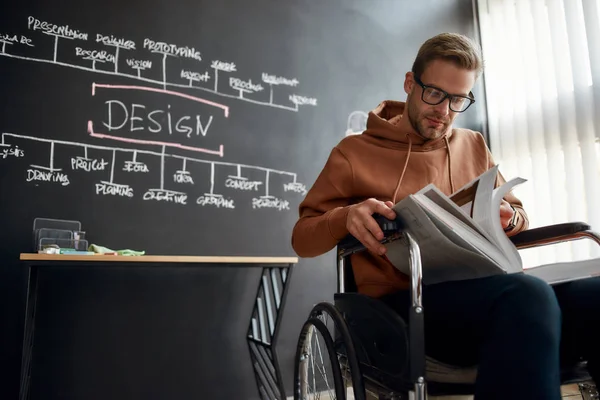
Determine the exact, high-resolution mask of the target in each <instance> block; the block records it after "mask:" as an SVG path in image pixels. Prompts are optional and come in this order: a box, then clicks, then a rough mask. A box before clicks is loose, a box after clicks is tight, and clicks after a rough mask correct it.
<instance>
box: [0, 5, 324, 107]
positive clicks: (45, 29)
mask: <svg viewBox="0 0 600 400" xmlns="http://www.w3.org/2000/svg"><path fill="white" fill-rule="evenodd" d="M27 29H28V30H29V31H31V35H30V36H31V37H29V36H25V35H20V34H19V35H17V34H14V33H11V32H0V44H1V46H0V56H4V57H9V58H14V59H20V60H27V61H32V62H39V63H48V64H53V65H57V66H61V67H68V68H75V69H79V70H84V71H90V72H93V73H96V74H104V75H113V76H121V77H126V78H130V79H134V80H138V81H142V82H145V83H150V84H155V85H159V86H162V88H163V89H165V90H166V89H167V87H171V88H187V89H192V90H199V91H205V92H208V93H212V94H214V95H217V96H221V97H227V98H232V99H237V100H240V101H245V102H249V103H253V104H257V105H260V106H266V107H273V108H278V109H281V110H287V111H293V112H298V111H299V109H300V107H302V106H317V99H316V98H314V97H310V96H306V95H304V94H301V93H291V94H289V93H285V94H284V98H285V99H287V102H288V103H287V104H278V103H276V102H274V100H273V98H274V95H273V87H274V86H278V87H284V86H287V87H288V88H289V90H295V89H297V88H298V86H299V84H300V82H299V81H298V79H296V78H288V77H284V76H279V75H276V74H271V73H263V74H262V76H261V77H259V78H258V79H256V77H255V78H254V79H252V78H251V77H250V78H242V77H240V76H231V75H230V74H232V73H238V68H237V65H236V63H235V62H232V61H222V60H209V59H208V58H207V57H206V56H204V55H203V54H202V53H201V51H200V50H198V49H197V48H196V47H194V46H190V45H189V44H178V43H169V42H166V41H161V40H156V39H150V38H144V39H143V41H142V43H141V46H140V45H139V44H138V43H136V42H135V41H134V40H131V39H128V38H125V37H116V36H114V35H112V34H109V33H107V32H102V33H95V35H94V34H90V33H88V32H83V31H81V30H79V29H77V28H75V27H72V26H69V25H68V24H66V25H59V24H54V23H52V22H49V21H44V20H41V19H38V18H36V17H35V16H29V17H28V18H27ZM40 33H41V34H45V35H48V36H52V37H54V51H53V53H52V54H53V55H52V59H45V58H38V57H29V56H23V55H20V54H18V53H19V52H17V51H14V52H13V51H11V50H10V48H14V46H21V45H22V46H27V47H35V46H36V41H38V39H39V37H38V35H40ZM63 40H72V41H75V43H76V45H75V50H74V51H75V55H76V56H77V58H78V59H79V60H81V63H68V62H62V61H60V57H59V56H60V55H61V54H62V52H61V51H60V42H61V41H63ZM39 42H42V43H43V41H41V40H39ZM98 46H106V49H98V48H97V47H98ZM36 48H37V47H36ZM40 51H43V50H40ZM157 56H158V58H159V60H155V58H156V57H157ZM169 58H171V59H175V58H180V59H189V60H192V61H193V62H197V63H198V68H197V69H191V70H190V69H184V70H179V71H180V72H179V74H178V75H177V77H178V78H179V81H172V79H173V76H171V74H169V73H168V68H169V65H170V62H169V61H168V59H169ZM121 59H123V60H124V62H123V60H121ZM154 61H157V62H154ZM205 63H206V64H205ZM173 64H176V65H179V63H173ZM202 64H205V66H204V67H203V66H202ZM154 68H160V72H161V74H160V75H162V79H156V77H154V78H149V77H147V76H144V71H147V70H151V69H154ZM123 70H124V71H123ZM211 70H212V71H211ZM209 71H211V72H209ZM220 73H221V74H223V73H225V74H228V75H230V76H228V78H229V79H227V83H228V85H227V86H228V87H229V88H230V91H231V89H233V91H234V92H235V93H237V94H233V93H227V92H225V91H222V90H220V88H219V74H220ZM167 77H169V79H171V80H169V79H167ZM259 80H262V82H257V81H259ZM211 81H212V84H210V83H209V82H211ZM207 83H208V84H207ZM263 84H267V85H269V100H268V101H267V100H264V98H265V97H266V95H263V94H262V92H263V91H264V89H265V87H263Z"/></svg>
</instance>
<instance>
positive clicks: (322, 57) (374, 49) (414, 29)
mask: <svg viewBox="0 0 600 400" xmlns="http://www.w3.org/2000/svg"><path fill="white" fill-rule="evenodd" d="M367 3H369V4H367ZM472 27H473V14H472V4H471V0H454V1H448V0H426V1H421V2H412V1H398V0H379V1H377V2H374V3H371V2H365V1H364V0H328V1H312V0H295V1H286V2H282V1H275V0H255V1H252V2H250V1H242V0H220V1H218V2H208V1H204V0H199V1H192V0H180V1H177V2H172V1H166V0H148V1H140V0H131V1H127V2H119V1H116V0H87V1H80V2H75V1H70V2H42V1H37V2H31V1H29V2H16V1H13V2H3V3H2V5H0V90H1V91H2V107H0V135H2V136H1V139H0V221H2V229H0V272H1V274H0V292H2V293H3V294H4V301H2V304H1V305H0V307H2V308H3V309H4V310H3V311H4V312H3V313H2V314H3V315H5V316H8V317H6V318H4V321H6V323H7V326H10V327H11V328H10V329H7V330H3V332H0V336H1V335H6V337H7V338H8V339H7V340H2V342H3V343H4V342H6V343H10V344H9V345H7V346H5V348H4V349H2V353H0V356H2V354H6V357H0V358H5V359H9V360H10V362H11V366H10V368H11V374H10V382H12V383H11V384H10V385H9V384H8V383H7V384H6V387H8V386H10V387H11V389H13V386H16V384H15V383H14V382H17V379H16V377H18V354H17V353H18V351H17V350H16V349H18V348H19V341H18V340H19V334H20V331H19V328H18V327H19V326H22V325H20V319H19V318H20V317H19V316H20V314H19V313H20V311H19V310H20V303H19V300H20V299H21V296H22V286H21V283H22V281H21V280H20V278H21V276H20V270H19V268H18V262H17V260H18V255H19V253H21V252H28V251H31V250H32V247H33V243H32V240H31V238H32V232H31V230H32V223H33V219H34V218H35V217H49V218H64V219H74V220H79V221H81V222H82V228H83V230H84V231H86V235H87V238H88V239H89V240H90V242H91V243H96V244H100V245H104V246H107V247H110V248H115V249H121V248H130V249H134V250H144V251H146V252H147V253H148V254H165V255H172V254H182V255H247V256H290V255H294V253H293V250H292V248H291V245H290V235H291V230H292V227H293V225H294V223H295V221H296V219H297V207H298V205H299V203H300V202H301V201H302V199H303V196H304V192H305V190H308V189H309V188H310V185H311V184H312V182H314V180H315V179H316V177H317V175H318V173H319V171H320V170H321V168H322V166H323V164H324V162H325V160H326V158H327V156H328V154H329V152H330V150H331V148H332V147H333V146H334V145H335V144H336V143H337V142H338V141H339V140H340V139H342V138H343V137H344V136H345V135H347V134H352V133H357V132H360V130H361V129H362V128H363V127H364V123H365V118H366V113H367V112H368V110H370V109H373V108H374V107H376V106H377V104H378V103H379V102H380V101H382V100H384V99H386V98H391V99H401V100H402V99H403V98H404V91H403V87H402V84H403V78H404V73H405V72H406V71H408V70H409V69H410V66H411V64H412V61H413V58H414V55H415V54H416V52H417V50H418V47H419V45H420V44H421V43H422V42H423V41H424V40H426V39H427V38H428V37H430V36H432V35H434V34H436V33H438V32H441V31H459V32H464V33H468V34H470V35H472V34H473V30H472ZM82 35H86V40H84V39H83V36H82ZM63 36H68V37H63ZM73 36H75V37H76V38H71V37H73ZM133 46H135V49H133ZM165 53H166V55H165ZM233 69H235V71H234V70H233ZM190 86H191V87H190ZM259 86H260V88H262V90H260V88H259ZM474 92H475V96H476V97H477V98H478V99H482V97H483V93H482V90H481V88H480V86H479V84H478V86H477V87H476V88H475V90H474ZM483 104H484V102H482V101H480V100H478V102H477V103H476V105H475V106H474V107H472V109H471V110H470V112H469V113H465V115H464V116H461V118H460V120H459V121H458V124H459V125H463V126H467V127H469V128H472V129H477V130H481V129H482V120H483V118H482V115H483V110H484V108H483V107H482V106H483ZM109 110H110V111H111V115H110V120H109V115H108V111H109ZM125 113H127V118H125ZM137 118H141V119H137ZM90 122H91V123H90ZM121 125H122V126H121ZM138 128H141V129H138ZM178 128H179V129H178ZM169 130H170V131H169ZM188 136H189V137H188ZM49 169H53V170H57V171H52V173H51V174H50V175H48V173H49V172H51V171H49ZM58 169H60V171H58ZM86 169H90V171H86ZM30 171H33V172H30ZM35 171H37V172H35ZM146 171H147V172H146ZM178 171H181V172H178ZM184 171H185V172H184ZM48 176H50V177H51V179H52V180H54V181H50V182H48V181H43V180H42V179H44V178H45V177H48ZM67 180H68V184H66V183H67ZM190 180H192V181H193V184H192V183H191V182H190ZM232 186H233V187H232ZM153 189H154V190H153ZM207 193H208V195H207ZM183 194H185V203H186V204H180V203H181V202H182V201H183V199H184V195H183ZM130 195H131V196H130ZM217 195H222V196H223V197H217ZM144 197H146V199H144ZM159 197H160V200H159V199H158V198H159ZM199 199H200V203H202V204H198V201H199ZM214 203H218V206H217V204H214ZM330 262H331V259H329V260H327V261H324V260H318V261H304V260H303V261H302V263H303V265H302V267H303V268H304V271H309V272H310V273H309V272H307V275H306V276H304V277H303V276H302V273H303V272H302V271H303V269H302V268H299V269H298V271H297V274H296V277H297V278H296V279H299V281H298V282H299V283H298V284H297V285H298V287H299V288H301V289H298V290H297V291H296V292H297V293H298V294H301V295H302V296H305V297H303V298H302V299H300V300H298V301H304V302H305V303H306V304H309V303H310V304H312V303H313V302H314V301H315V299H317V298H318V299H322V298H323V295H322V293H321V292H322V291H323V290H324V287H325V286H327V290H329V288H333V287H335V284H334V283H333V281H332V277H331V274H332V271H333V269H326V268H325V267H326V265H323V264H327V263H330ZM311 263H312V264H315V265H314V268H313V267H312V265H311ZM316 264H319V265H316ZM319 271H320V272H319ZM323 271H328V272H327V273H328V274H329V275H327V277H326V278H323V276H322V275H319V276H317V274H318V273H321V274H324V273H325V272H323ZM309 275H310V276H309ZM317 292H318V293H317ZM15 304H16V306H14V307H13V305H15ZM303 304H304V303H303ZM300 314H301V315H302V316H304V315H305V310H304V306H302V310H301V312H299V314H298V315H300ZM294 323H295V324H296V325H297V324H299V323H301V322H300V320H298V321H296V320H294ZM298 329H299V327H297V326H294V328H293V329H291V331H292V332H291V333H290V335H289V339H285V338H284V342H283V343H284V344H285V345H286V346H288V343H285V341H286V340H289V342H290V343H289V346H288V347H289V348H290V349H292V350H293V346H294V345H295V335H296V334H297V331H298ZM282 346H283V344H282ZM286 349H287V347H286ZM290 351H291V350H290ZM288 358H289V359H290V360H291V357H288ZM290 362H291V361H290ZM286 382H291V381H289V379H288V380H286Z"/></svg>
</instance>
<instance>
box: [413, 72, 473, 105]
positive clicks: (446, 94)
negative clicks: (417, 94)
mask: <svg viewBox="0 0 600 400" xmlns="http://www.w3.org/2000/svg"><path fill="white" fill-rule="evenodd" d="M414 79H415V82H417V84H418V85H419V86H421V88H422V89H423V90H422V91H421V100H422V101H423V102H424V103H426V104H429V105H431V106H437V105H438V104H441V103H443V102H444V101H446V99H449V101H448V107H449V108H450V110H451V111H454V112H457V113H463V112H465V111H467V109H468V108H469V107H471V105H472V104H473V103H475V99H474V96H473V92H469V95H468V96H462V95H460V94H450V93H448V92H446V91H445V90H442V89H440V88H437V87H435V86H430V85H425V84H424V83H423V82H421V80H420V79H419V78H417V77H416V76H415V77H414ZM427 88H429V89H434V90H437V91H438V92H442V93H443V94H444V97H442V99H441V100H440V101H438V102H437V103H431V102H429V101H427V100H425V89H427ZM454 98H460V99H466V100H468V101H469V104H468V105H467V106H466V107H465V109H464V110H462V111H457V110H455V109H453V108H452V100H453V99H454Z"/></svg>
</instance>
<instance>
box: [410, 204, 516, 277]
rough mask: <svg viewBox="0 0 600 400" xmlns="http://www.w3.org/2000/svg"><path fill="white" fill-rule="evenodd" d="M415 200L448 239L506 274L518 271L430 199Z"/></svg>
mask: <svg viewBox="0 0 600 400" xmlns="http://www.w3.org/2000/svg"><path fill="white" fill-rule="evenodd" d="M415 200H416V201H417V202H418V203H419V204H420V205H421V207H422V208H423V210H424V211H425V212H426V213H427V215H428V216H429V218H430V219H431V221H432V222H433V223H434V224H435V225H436V227H437V228H438V229H439V230H440V231H441V232H442V233H443V234H445V235H446V237H447V238H448V239H450V240H451V241H453V242H454V243H456V244H457V245H459V246H461V247H464V248H466V249H469V250H471V251H475V252H478V253H480V254H481V255H483V256H485V257H487V258H488V259H489V260H490V261H492V262H493V263H495V264H497V265H498V267H499V268H502V269H503V270H505V271H506V272H517V271H518V269H515V268H514V267H513V266H512V264H511V261H509V260H508V259H507V258H506V256H505V255H504V253H502V251H501V250H500V249H499V248H497V247H496V246H495V245H493V244H492V243H490V242H489V241H488V240H487V239H486V238H485V237H482V236H481V235H480V234H479V233H477V232H476V231H474V230H473V229H471V228H470V227H469V226H467V225H465V224H464V223H463V222H462V221H460V220H458V219H456V218H454V216H453V215H452V214H450V213H448V212H447V211H446V210H444V209H443V208H442V207H440V206H439V205H437V204H436V203H434V202H433V201H432V200H431V199H429V198H427V197H425V196H423V195H417V196H415Z"/></svg>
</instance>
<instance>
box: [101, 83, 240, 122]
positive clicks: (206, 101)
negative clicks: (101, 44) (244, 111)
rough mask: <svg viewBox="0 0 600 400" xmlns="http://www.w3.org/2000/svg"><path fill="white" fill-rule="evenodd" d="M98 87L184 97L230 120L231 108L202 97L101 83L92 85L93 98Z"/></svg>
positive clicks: (164, 90) (143, 87) (149, 88)
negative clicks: (208, 107) (213, 108)
mask: <svg viewBox="0 0 600 400" xmlns="http://www.w3.org/2000/svg"><path fill="white" fill-rule="evenodd" d="M97 87H99V88H106V89H128V90H144V91H146V92H156V93H165V94H170V95H171V96H179V97H183V98H184V99H188V100H192V101H197V102H198V103H204V104H208V105H209V106H213V107H217V108H220V109H222V110H223V111H224V113H225V118H229V107H228V106H225V105H223V104H219V103H215V102H214V101H210V100H204V99H201V98H200V97H194V96H190V95H189V94H183V93H179V92H174V91H172V90H166V89H156V88H151V87H146V86H132V85H104V84H100V83H92V96H95V95H96V88H97Z"/></svg>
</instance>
